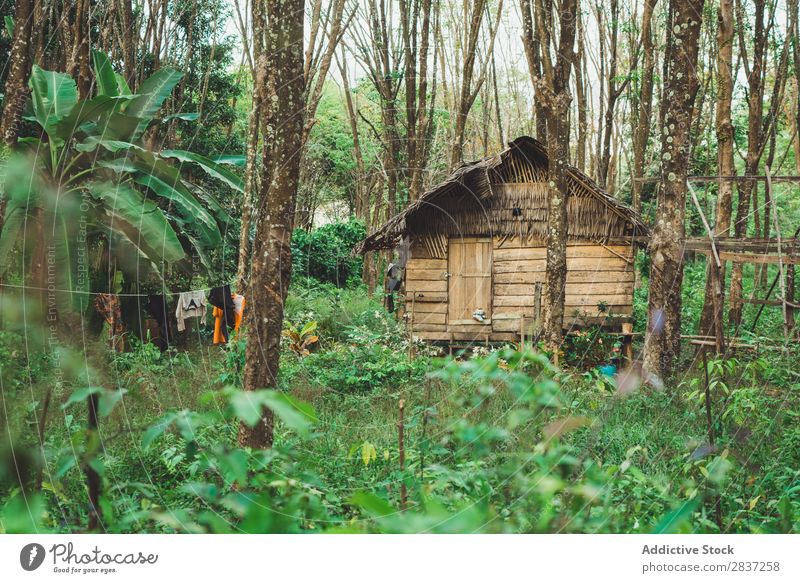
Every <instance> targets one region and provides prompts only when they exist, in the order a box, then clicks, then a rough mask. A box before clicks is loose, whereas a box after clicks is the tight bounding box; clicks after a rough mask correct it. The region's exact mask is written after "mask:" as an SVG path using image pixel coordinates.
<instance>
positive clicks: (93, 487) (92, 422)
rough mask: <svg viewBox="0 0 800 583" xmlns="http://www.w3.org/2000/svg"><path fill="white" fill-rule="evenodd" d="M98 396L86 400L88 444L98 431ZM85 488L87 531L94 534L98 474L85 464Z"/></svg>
mask: <svg viewBox="0 0 800 583" xmlns="http://www.w3.org/2000/svg"><path fill="white" fill-rule="evenodd" d="M98 401H99V398H98V395H97V393H92V394H91V395H89V398H88V400H87V404H88V406H89V416H88V422H87V424H86V430H87V431H86V432H87V436H86V442H87V443H89V442H91V441H93V440H92V439H91V436H92V435H94V434H96V433H97V431H98V423H97V406H98ZM85 472H86V486H87V489H88V490H89V524H88V529H89V531H90V532H94V531H96V530H97V529H98V527H99V526H100V474H98V473H97V471H96V470H95V469H94V468H93V467H92V466H91V465H90V464H88V463H87V464H86V469H85Z"/></svg>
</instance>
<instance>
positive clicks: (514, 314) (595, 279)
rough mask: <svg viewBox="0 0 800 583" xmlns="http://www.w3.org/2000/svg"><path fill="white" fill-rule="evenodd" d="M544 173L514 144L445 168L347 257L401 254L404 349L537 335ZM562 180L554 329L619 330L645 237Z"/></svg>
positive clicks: (537, 158)
mask: <svg viewBox="0 0 800 583" xmlns="http://www.w3.org/2000/svg"><path fill="white" fill-rule="evenodd" d="M547 164H548V156H547V151H546V149H545V147H544V144H542V143H541V142H539V141H538V140H535V139H533V138H530V137H526V136H523V137H520V138H517V139H516V140H514V141H512V142H510V143H509V145H508V148H506V149H505V150H503V151H502V152H500V153H499V154H497V155H495V156H490V157H488V158H484V159H482V160H478V161H476V162H471V163H466V164H464V165H462V166H461V167H459V168H458V169H456V170H455V171H454V172H453V174H452V175H451V176H450V177H448V178H447V179H446V180H445V181H444V182H442V183H441V184H439V185H437V186H435V187H434V188H432V189H431V190H429V191H428V192H426V193H425V194H423V195H422V196H421V197H420V198H419V199H418V200H417V201H415V202H413V203H412V204H411V205H409V206H408V207H407V208H406V209H405V210H404V211H403V212H401V213H399V214H397V215H395V216H394V217H392V218H390V219H389V221H387V222H386V223H385V224H384V225H382V226H381V227H380V228H378V230H376V231H375V232H374V233H372V234H371V235H370V236H369V237H367V238H366V239H365V240H364V241H362V243H361V244H360V245H359V246H358V247H357V248H356V252H365V251H371V250H378V249H392V248H396V247H399V246H401V245H404V246H405V249H406V250H407V253H405V255H406V256H407V262H406V264H405V274H404V278H403V280H404V289H403V291H404V294H405V300H406V301H405V310H406V317H407V320H408V322H409V331H410V333H411V334H412V335H413V336H414V337H415V338H418V339H422V340H426V341H444V342H450V343H453V342H516V341H523V342H524V341H525V339H526V338H530V337H532V336H534V335H535V334H536V333H538V325H539V320H540V316H541V309H542V293H543V289H542V288H543V286H544V283H545V274H546V265H545V263H546V255H547V245H546V240H547V212H548V211H547V206H548V205H547V197H548V185H547ZM568 177H569V180H568V183H569V191H568V195H567V215H568V225H569V226H568V232H567V239H568V241H567V283H566V290H565V295H566V297H565V315H564V321H563V326H564V328H565V329H570V328H573V327H575V326H584V325H588V324H599V325H602V326H604V327H607V328H616V329H619V328H620V327H621V324H622V323H623V322H629V321H630V319H631V318H632V312H633V288H634V270H633V264H634V255H635V251H636V249H637V247H642V246H644V242H645V240H646V236H647V235H648V233H649V229H648V227H647V226H646V225H645V224H644V223H643V222H642V221H641V218H640V217H639V215H638V213H636V212H635V211H633V209H631V208H630V207H627V206H626V205H624V204H622V203H621V202H620V201H618V200H617V199H615V198H613V197H611V196H610V195H609V194H608V193H606V192H605V191H604V190H602V189H601V188H600V187H599V186H598V185H597V184H596V183H595V182H594V181H593V180H591V179H590V178H589V177H588V176H586V174H584V173H583V172H581V171H580V170H578V169H577V168H574V167H569V168H568Z"/></svg>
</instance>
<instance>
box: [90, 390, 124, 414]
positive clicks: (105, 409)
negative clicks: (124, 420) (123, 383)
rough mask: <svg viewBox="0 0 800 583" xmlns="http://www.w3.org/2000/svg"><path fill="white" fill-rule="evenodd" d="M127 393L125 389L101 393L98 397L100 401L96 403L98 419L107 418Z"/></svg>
mask: <svg viewBox="0 0 800 583" xmlns="http://www.w3.org/2000/svg"><path fill="white" fill-rule="evenodd" d="M127 392H128V391H126V390H125V389H117V390H115V391H105V392H103V394H102V395H100V401H99V402H98V403H97V414H98V415H100V417H108V416H109V415H110V414H111V411H113V410H114V407H116V406H117V403H119V402H120V400H121V399H122V397H123V395H125V393H127Z"/></svg>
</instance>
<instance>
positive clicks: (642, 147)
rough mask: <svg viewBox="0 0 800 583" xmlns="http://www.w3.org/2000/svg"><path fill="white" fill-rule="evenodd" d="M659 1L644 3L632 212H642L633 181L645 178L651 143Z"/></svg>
mask: <svg viewBox="0 0 800 583" xmlns="http://www.w3.org/2000/svg"><path fill="white" fill-rule="evenodd" d="M657 3H658V0H647V2H646V3H645V9H644V14H643V15H642V52H643V53H644V60H643V61H642V81H641V88H640V91H639V99H638V112H637V116H636V127H635V129H634V132H633V176H634V180H633V181H632V182H631V204H632V205H633V208H634V210H636V211H637V212H641V210H642V183H641V182H640V181H638V180H635V178H641V177H643V176H644V165H645V159H646V157H647V143H648V141H649V140H650V125H651V124H650V118H651V117H652V115H653V71H654V69H655V47H654V46H653V32H652V28H653V26H652V21H653V12H655V8H656V4H657Z"/></svg>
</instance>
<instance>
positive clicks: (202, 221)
mask: <svg viewBox="0 0 800 583" xmlns="http://www.w3.org/2000/svg"><path fill="white" fill-rule="evenodd" d="M139 168H140V169H141V166H140V167H139ZM134 180H135V181H136V182H137V183H138V184H141V185H142V186H146V187H147V188H149V189H150V190H152V191H153V192H154V193H155V194H157V195H158V196H160V197H163V198H165V199H167V200H170V201H172V202H173V203H174V204H175V207H176V209H177V210H178V213H179V215H180V217H181V218H182V219H183V222H184V224H185V225H187V226H192V227H194V228H195V229H196V231H197V234H198V236H199V239H198V243H199V245H200V246H202V247H204V248H206V249H215V248H216V247H217V246H218V245H219V244H220V243H221V242H222V233H220V231H219V227H218V226H217V223H216V221H215V220H214V217H212V216H211V215H210V214H209V213H208V211H206V210H205V209H204V208H203V207H202V206H201V205H200V203H199V202H198V201H197V199H196V198H194V196H192V194H191V193H190V192H189V191H188V190H187V189H186V187H184V186H183V185H182V184H180V183H179V182H173V183H171V184H169V183H167V182H165V181H164V180H162V179H160V178H159V177H158V176H155V175H153V174H144V173H142V174H138V175H136V176H135V178H134Z"/></svg>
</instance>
